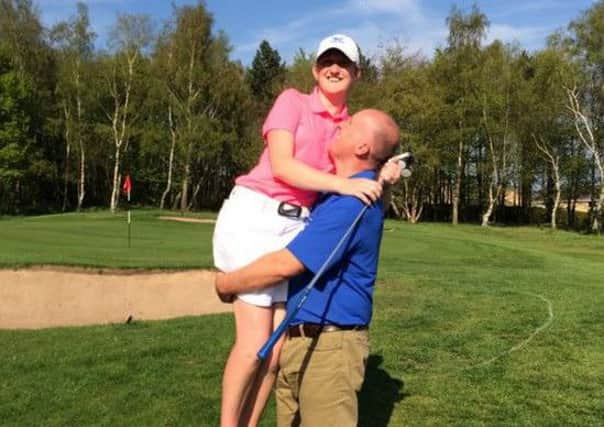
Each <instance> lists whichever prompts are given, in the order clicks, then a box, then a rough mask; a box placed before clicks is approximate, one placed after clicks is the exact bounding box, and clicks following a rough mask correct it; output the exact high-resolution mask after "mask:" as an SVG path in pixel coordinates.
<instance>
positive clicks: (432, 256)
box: [0, 213, 604, 427]
mask: <svg viewBox="0 0 604 427" xmlns="http://www.w3.org/2000/svg"><path fill="white" fill-rule="evenodd" d="M88 220H90V221H98V224H97V225H98V226H99V227H101V231H98V233H97V231H93V230H92V228H88V236H99V237H98V239H107V235H108V234H111V233H113V232H111V231H110V230H112V228H111V227H112V226H111V225H108V224H111V223H112V221H113V220H112V219H111V217H109V216H108V215H106V214H100V217H98V218H96V219H95V217H94V216H92V217H91V218H87V217H86V216H84V217H77V216H74V217H68V218H66V217H50V218H39V219H35V218H32V219H19V220H8V221H2V222H0V238H1V239H2V240H1V241H0V251H1V252H0V253H1V254H2V255H1V258H2V260H4V261H3V262H4V263H7V261H6V259H7V257H8V255H7V254H9V253H11V252H10V251H9V249H7V248H6V247H8V246H11V247H14V245H15V242H14V240H11V241H10V243H9V244H8V245H7V244H6V243H5V240H4V239H5V237H4V236H6V235H7V230H8V229H10V230H11V231H10V233H12V234H11V235H12V236H19V235H23V234H24V233H25V232H26V230H29V228H30V227H28V226H29V225H31V226H32V227H33V226H36V227H38V229H39V230H41V231H40V233H41V234H39V233H32V232H30V231H27V233H30V234H28V236H30V237H29V238H28V240H31V241H30V242H29V243H28V245H29V246H28V247H30V248H35V247H36V246H37V245H39V246H40V247H46V249H52V248H54V246H53V245H51V244H43V243H37V242H36V241H35V238H37V237H38V236H45V237H44V239H45V240H44V241H46V242H47V241H48V240H46V239H48V236H49V235H52V230H53V229H60V230H67V229H72V227H70V226H69V224H70V223H72V222H75V223H77V224H85V223H86V221H88ZM55 221H56V222H55ZM116 221H117V219H116ZM10 224H14V225H15V226H17V225H18V226H19V227H22V228H21V230H22V231H21V232H20V233H18V232H15V231H14V230H13V227H12V226H11V225H10ZM72 225H73V224H72ZM137 227H140V228H139V229H144V230H147V231H148V233H149V235H148V236H146V237H145V240H141V241H140V242H139V243H137V247H139V250H140V251H141V253H142V254H141V255H140V257H139V258H137V260H136V262H134V261H133V262H130V263H127V264H119V263H117V261H116V260H117V259H119V257H107V255H105V254H102V255H98V256H97V257H96V258H95V253H94V250H93V249H94V248H91V249H86V250H84V248H80V250H81V251H84V252H87V253H88V255H87V260H88V261H86V262H88V263H90V264H91V265H100V264H102V263H103V262H107V260H112V261H113V262H114V263H112V264H111V265H112V266H127V267H136V266H140V267H148V266H161V267H178V266H179V265H191V266H201V265H204V262H201V261H200V260H201V259H209V257H210V249H209V238H210V233H211V226H209V227H208V226H205V225H203V224H193V225H191V224H177V223H174V224H171V223H170V224H168V223H165V222H160V221H156V220H154V219H153V215H152V214H151V213H150V214H149V215H148V217H147V218H146V219H144V220H142V219H141V220H139V225H138V226H137ZM164 227H169V228H168V229H166V228H164ZM170 227H174V228H170ZM117 228H118V229H119V227H117ZM42 231H43V232H42ZM65 233H66V232H65V231H63V232H58V235H61V236H62V239H63V240H71V241H72V244H73V246H74V247H76V246H77V245H76V243H77V242H76V241H77V239H76V238H73V239H72V238H71V237H67V236H65ZM196 233H197V234H196ZM141 234H142V233H141ZM159 234H161V235H163V236H164V237H162V238H159V237H157V235H159ZM118 235H119V234H118ZM192 235H195V236H196V237H195V239H192V238H187V236H192ZM14 238H15V237H13V239H14ZM89 239H90V237H89ZM89 239H88V240H89ZM203 239H206V240H207V241H205V242H202V240H203ZM24 240H25V239H24ZM191 240H195V243H192V242H191ZM80 241H82V240H80ZM103 241H105V240H103ZM159 241H165V242H167V243H165V244H166V245H167V246H168V247H166V248H164V247H163V246H162V248H161V250H160V249H154V250H151V249H149V248H145V247H144V246H145V245H147V244H157V242H159ZM151 242H153V243H151ZM143 243H144V245H143ZM82 244H83V243H82ZM180 244H182V245H183V247H180V248H179V247H178V245H180ZM23 245H25V243H23ZM106 245H109V243H106ZM139 245H140V246H139ZM5 246H6V247H5ZM97 246H99V245H97ZM63 250H64V247H61V249H60V251H63ZM114 250H116V251H122V250H123V249H120V248H118V247H117V245H116V247H115V248H114ZM172 250H173V251H178V254H179V255H177V254H172V253H171V251H172ZM187 250H188V251H193V252H195V253H194V254H187V253H186V252H187ZM55 251H57V252H59V250H57V249H55ZM74 253H77V252H75V250H74ZM127 253H128V252H127V251H125V250H124V252H122V254H127ZM11 256H13V255H11ZM36 256H37V257H40V258H44V257H47V258H44V259H45V261H44V262H45V263H47V262H49V261H48V259H54V258H52V257H51V256H50V255H49V254H46V255H44V256H43V254H42V251H40V253H39V254H38V255H36ZM13 257H14V256H13ZM179 257H181V258H182V260H180V261H179V260H178V258H179ZM9 258H10V257H9ZM55 258H56V255H55ZM603 258H604V239H602V238H597V237H595V236H581V235H577V234H572V233H566V232H557V233H551V232H549V231H546V230H538V229H535V228H492V229H488V230H483V229H481V228H479V227H473V226H459V227H451V226H448V225H441V224H419V225H415V226H412V225H407V224H400V223H394V222H388V223H387V226H386V232H385V233H384V239H383V247H382V257H381V265H380V278H379V283H378V287H377V290H376V296H375V310H374V320H373V324H372V328H371V340H372V352H371V356H370V360H369V364H368V369H367V375H366V381H365V385H364V389H363V392H362V394H361V397H360V407H361V423H360V424H361V425H363V426H378V427H379V426H385V425H391V426H406V425H409V426H428V425H429V426H432V425H434V426H444V425H446V426H448V425H453V426H482V425H488V426H491V425H496V426H509V425H520V426H589V425H593V426H596V425H601V424H602V420H603V419H604V309H603V307H604V262H603ZM10 259H11V260H10V261H9V263H23V264H31V263H34V262H33V260H31V259H29V258H27V257H26V255H24V258H23V259H22V260H20V261H19V260H17V259H14V258H10ZM168 259H169V260H170V261H168ZM69 260H70V261H69V262H70V263H76V264H77V262H75V261H74V260H73V259H72V258H69ZM95 260H96V261H95ZM179 263H181V264H179ZM540 297H542V298H545V300H547V301H549V302H551V304H552V307H553V316H554V317H553V321H552V322H551V324H550V325H549V327H547V328H546V329H544V330H542V331H541V332H540V333H539V334H537V335H536V336H534V338H533V339H532V340H531V341H530V342H528V343H526V345H524V346H523V347H521V348H519V349H518V350H517V351H512V352H509V351H510V349H512V348H514V347H516V346H518V345H520V344H522V343H523V342H525V341H526V339H527V338H528V337H530V336H531V334H533V333H534V331H535V329H537V328H539V327H540V326H542V325H544V324H547V323H546V322H548V321H549V319H550V316H549V312H548V305H547V303H546V302H545V301H544V300H543V299H542V298H540ZM0 304H1V303H0ZM232 338H233V331H232V319H231V317H230V316H229V315H212V316H203V317H198V318H185V319H177V320H171V321H162V322H135V323H134V324H132V325H113V326H102V327H87V328H59V329H50V330H44V331H3V332H0V344H1V345H0V361H2V363H0V378H2V380H0V424H6V425H38V424H44V425H65V424H68V425H91V424H92V425H166V424H169V425H207V426H213V425H217V420H218V412H219V396H220V392H219V386H220V376H221V368H222V366H223V363H224V360H225V358H226V355H227V353H228V349H229V345H230V343H231V340H232ZM494 358H495V359H494ZM493 359H494V360H493ZM490 360H492V361H491V362H489V363H486V364H485V362H486V361H490ZM274 419H275V415H274V408H273V407H272V405H271V406H270V408H269V410H268V413H267V414H266V417H265V420H264V422H263V425H273V424H274Z"/></svg>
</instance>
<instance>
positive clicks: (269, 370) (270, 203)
mask: <svg viewBox="0 0 604 427" xmlns="http://www.w3.org/2000/svg"><path fill="white" fill-rule="evenodd" d="M359 56H360V54H359V50H358V47H357V45H356V43H355V42H354V41H353V40H352V39H351V38H350V37H347V36H344V35H340V34H336V35H332V36H330V37H327V38H325V39H324V40H322V41H321V43H320V44H319V48H318V51H317V60H316V63H315V64H314V66H313V68H312V73H313V76H314V78H315V81H316V82H317V86H316V87H315V89H314V90H313V92H312V93H310V94H303V93H300V92H299V91H297V90H295V89H287V90H285V91H284V92H283V93H281V95H279V97H278V98H277V100H276V101H275V104H274V105H273V107H272V109H271V111H270V113H269V114H268V117H267V118H266V121H265V122H264V126H263V128H262V133H263V136H264V139H265V141H266V145H265V148H264V151H263V153H262V155H261V157H260V160H259V162H258V164H257V165H256V166H255V167H254V168H253V169H252V170H251V171H250V172H249V173H248V174H247V175H243V176H240V177H238V178H237V179H236V181H235V187H234V189H233V191H232V192H231V194H230V196H229V198H228V199H226V200H225V201H224V204H223V206H222V208H221V210H220V213H219V215H218V220H217V223H216V228H215V232H214V263H215V265H216V267H217V268H218V269H220V270H222V271H232V270H234V269H237V268H240V267H243V266H244V265H247V264H249V263H250V262H252V261H254V260H255V259H257V258H259V257H260V256H262V255H264V254H266V253H268V252H272V251H275V250H279V249H282V248H284V247H285V246H286V245H287V244H288V243H289V242H290V241H291V240H292V239H293V238H294V237H295V236H296V234H298V232H300V231H301V230H302V228H303V227H304V221H305V219H306V217H307V216H308V214H309V209H310V207H311V206H312V205H313V203H314V201H315V199H316V198H317V195H318V192H335V193H340V194H348V195H354V196H356V197H359V198H360V199H361V200H363V201H364V202H365V203H371V202H372V201H374V200H376V199H377V198H379V196H380V195H381V192H382V187H381V185H380V184H378V183H377V182H376V181H372V180H367V179H345V178H341V177H337V176H336V175H334V174H333V172H334V166H333V163H332V161H331V159H330V158H329V155H328V150H327V147H328V145H329V143H330V141H331V140H332V139H333V138H334V136H335V135H336V133H337V131H338V128H339V125H340V123H341V122H343V121H345V120H348V119H349V115H348V110H347V108H346V98H347V96H348V91H349V90H350V88H351V87H352V85H353V83H354V82H355V81H356V80H357V79H358V78H359V77H360V69H359ZM286 299H287V283H286V282H284V283H279V284H276V285H275V287H273V288H271V289H268V290H263V291H259V292H252V293H246V294H240V295H237V297H236V298H235V300H234V302H233V311H234V314H235V328H236V339H235V344H234V345H233V348H232V350H231V353H230V355H229V358H228V360H227V363H226V366H225V370H224V376H223V382H222V406H221V425H222V426H223V427H226V426H237V425H241V424H242V422H243V424H248V425H256V424H257V423H258V421H259V419H260V415H261V413H262V410H263V409H264V406H265V405H266V402H267V400H268V397H269V396H270V391H271V388H272V385H273V382H274V378H275V374H276V371H277V369H278V359H279V351H280V347H281V343H279V344H278V345H276V346H275V348H274V350H273V353H272V356H271V357H270V359H269V360H268V363H266V366H262V367H260V369H259V370H258V362H257V359H256V352H257V351H258V349H259V348H260V347H261V346H262V344H263V343H264V342H265V341H266V339H267V338H268V337H269V335H270V334H271V332H272V330H273V328H274V326H276V325H278V324H279V322H280V321H281V320H282V319H283V317H284V314H285V309H284V302H285V301H286Z"/></svg>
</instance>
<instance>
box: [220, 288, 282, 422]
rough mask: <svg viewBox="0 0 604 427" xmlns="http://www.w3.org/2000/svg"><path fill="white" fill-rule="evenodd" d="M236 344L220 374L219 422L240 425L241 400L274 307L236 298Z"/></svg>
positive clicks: (267, 333)
mask: <svg viewBox="0 0 604 427" xmlns="http://www.w3.org/2000/svg"><path fill="white" fill-rule="evenodd" d="M233 312H234V315H235V330H236V337H235V344H234V345H233V348H232V349H231V353H230V354H229V358H228V359H227V362H226V365H225V368H224V375H223V378H222V404H221V412H220V425H221V426H222V427H236V426H238V425H240V420H241V411H242V409H243V402H244V399H245V398H246V395H247V394H248V390H249V389H250V386H251V384H252V383H253V381H254V378H255V376H256V372H257V370H258V365H259V362H258V359H257V357H256V352H257V351H258V349H259V348H260V347H261V346H262V344H264V342H265V341H266V339H267V338H268V337H269V335H270V333H271V331H272V325H273V308H272V307H258V306H255V305H251V304H248V303H246V302H244V301H242V300H241V299H239V298H237V299H236V300H235V302H234V303H233Z"/></svg>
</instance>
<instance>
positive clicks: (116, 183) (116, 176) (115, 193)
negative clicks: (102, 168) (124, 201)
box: [111, 146, 120, 213]
mask: <svg viewBox="0 0 604 427" xmlns="http://www.w3.org/2000/svg"><path fill="white" fill-rule="evenodd" d="M119 188H120V147H119V146H116V147H115V163H114V165H113V190H112V191H111V213H115V210H116V209H117V205H118V201H119V196H120V192H119Z"/></svg>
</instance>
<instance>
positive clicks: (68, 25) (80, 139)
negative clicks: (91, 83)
mask: <svg viewBox="0 0 604 427" xmlns="http://www.w3.org/2000/svg"><path fill="white" fill-rule="evenodd" d="M51 38H52V39H53V41H54V44H55V48H56V49H57V50H58V53H59V55H58V57H59V77H58V81H57V89H58V90H57V92H58V94H59V96H60V98H61V104H62V111H63V116H64V137H65V170H64V175H63V207H62V210H63V211H65V209H66V208H67V201H68V188H69V187H68V181H69V175H70V171H69V168H70V164H71V162H70V153H71V145H72V143H74V142H75V144H76V145H77V148H78V152H79V163H78V171H79V173H78V185H77V210H78V211H79V210H80V209H81V208H82V205H83V203H84V197H85V195H86V146H85V139H84V125H85V123H84V114H85V111H86V106H85V105H84V103H85V101H86V100H85V97H84V91H85V89H86V85H84V83H83V82H84V80H85V78H86V76H87V74H86V71H85V70H86V67H87V65H88V64H89V63H90V60H91V58H92V52H93V42H94V38H95V34H94V33H93V32H92V31H91V29H90V20H89V18H88V7H87V6H86V5H85V4H84V3H78V4H77V15H76V16H74V17H72V18H71V19H70V20H69V21H67V22H61V23H59V24H57V25H55V27H54V28H53V29H52V32H51Z"/></svg>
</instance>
